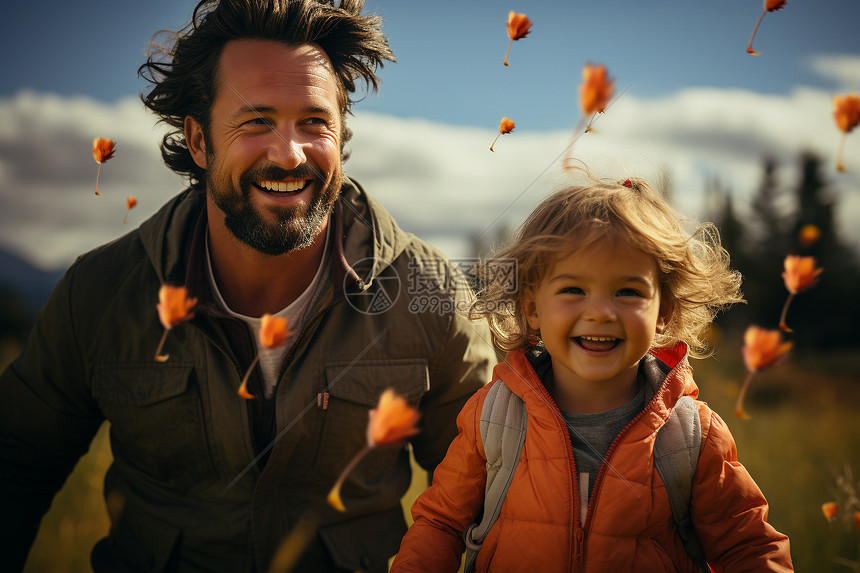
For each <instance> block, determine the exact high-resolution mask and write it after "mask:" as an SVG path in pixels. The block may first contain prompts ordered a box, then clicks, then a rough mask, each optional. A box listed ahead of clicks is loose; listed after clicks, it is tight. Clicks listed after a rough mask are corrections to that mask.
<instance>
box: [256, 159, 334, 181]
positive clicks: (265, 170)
mask: <svg viewBox="0 0 860 573" xmlns="http://www.w3.org/2000/svg"><path fill="white" fill-rule="evenodd" d="M287 178H290V179H320V180H322V179H323V177H322V174H321V173H320V171H319V169H317V168H315V167H312V166H311V165H309V164H308V163H302V164H301V165H299V166H297V167H295V168H293V169H284V168H283V167H278V166H277V165H264V166H262V167H258V168H256V169H252V170H251V171H246V172H245V173H244V174H243V175H242V183H243V184H249V183H253V182H254V181H262V180H271V181H282V180H284V179H287Z"/></svg>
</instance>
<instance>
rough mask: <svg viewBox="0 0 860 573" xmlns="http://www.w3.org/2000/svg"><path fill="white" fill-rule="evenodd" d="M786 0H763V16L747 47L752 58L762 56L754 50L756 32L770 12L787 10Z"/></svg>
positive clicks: (756, 24) (759, 18)
mask: <svg viewBox="0 0 860 573" xmlns="http://www.w3.org/2000/svg"><path fill="white" fill-rule="evenodd" d="M785 4H786V0H763V2H762V11H761V16H759V17H758V21H757V22H756V23H755V27H754V28H753V31H752V35H751V36H750V43H749V45H748V46H747V54H750V55H752V56H758V55H760V54H759V53H758V52H756V51H755V50H753V47H752V44H753V38H755V33H756V30H758V27H759V24H761V21H762V20H763V19H764V15H765V14H767V13H768V12H776V11H777V10H782V9H783V8H785Z"/></svg>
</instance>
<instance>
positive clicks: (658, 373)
mask: <svg viewBox="0 0 860 573" xmlns="http://www.w3.org/2000/svg"><path fill="white" fill-rule="evenodd" d="M527 352H528V350H527V349H518V350H512V351H511V352H509V353H508V354H507V356H506V357H505V361H504V362H502V363H500V364H498V365H496V367H495V368H494V369H493V380H498V379H499V378H501V379H503V380H504V381H505V384H507V385H508V387H509V388H510V389H511V390H512V391H513V392H514V393H515V394H517V395H518V396H520V397H521V398H523V399H524V400H527V399H528V394H531V393H532V392H538V393H541V392H544V391H545V389H544V388H543V383H542V382H541V380H540V376H539V373H538V372H536V371H535V368H537V369H538V370H539V371H541V372H540V374H543V372H542V370H543V369H544V368H545V367H546V365H545V362H547V361H548V358H549V357H548V355H547V353H546V352H544V353H543V356H540V357H539V358H537V359H535V358H532V360H531V361H530V360H529V358H528V357H527V356H526V353H527ZM650 355H651V356H653V357H654V358H656V359H657V360H659V361H660V362H661V363H662V364H656V363H652V364H648V363H647V362H646V364H645V368H646V378H647V379H648V381H649V386H650V387H649V388H648V389H647V395H648V396H649V398H651V399H649V405H648V407H649V408H652V409H653V410H654V411H655V412H656V413H657V414H659V415H660V417H661V418H663V419H665V418H667V417H668V416H669V411H670V410H671V408H672V407H673V406H674V405H675V402H677V401H678V399H679V398H680V397H681V396H690V397H691V398H693V399H696V398H697V397H698V395H699V389H698V387H697V386H696V383H695V381H694V380H693V371H692V369H691V368H690V363H689V361H688V352H687V345H686V344H685V343H683V342H678V343H677V344H676V345H674V346H672V347H669V348H656V349H652V350H651V351H650Z"/></svg>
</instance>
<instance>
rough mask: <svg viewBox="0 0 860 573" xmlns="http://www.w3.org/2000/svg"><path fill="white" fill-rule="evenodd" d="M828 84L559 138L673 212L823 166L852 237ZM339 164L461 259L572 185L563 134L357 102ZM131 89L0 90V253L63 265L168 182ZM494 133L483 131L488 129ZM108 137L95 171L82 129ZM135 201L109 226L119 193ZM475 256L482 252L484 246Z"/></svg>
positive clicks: (856, 202) (857, 156)
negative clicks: (480, 239)
mask: <svg viewBox="0 0 860 573" xmlns="http://www.w3.org/2000/svg"><path fill="white" fill-rule="evenodd" d="M830 98H831V95H830V94H829V93H825V92H824V91H822V90H815V89H811V88H797V89H795V90H794V91H793V92H792V93H791V94H789V95H787V96H779V95H763V94H758V93H754V92H749V91H744V90H725V89H715V88H709V89H704V88H690V89H686V90H682V91H679V92H676V93H675V94H672V95H671V96H668V97H664V98H659V99H640V98H636V97H633V96H631V95H629V94H628V95H625V96H623V97H621V98H620V99H619V100H618V101H617V102H616V103H615V104H614V105H613V106H612V107H611V108H610V109H609V110H608V112H607V113H606V114H605V115H604V116H602V117H600V118H599V120H598V121H597V122H596V123H595V130H596V132H594V133H589V134H586V135H584V136H582V137H581V138H580V139H579V140H578V141H577V142H576V144H575V147H574V151H575V155H576V156H577V157H579V158H581V159H583V160H584V161H585V162H586V163H587V164H588V165H589V166H590V167H591V168H592V170H593V171H594V172H595V173H596V174H597V175H598V176H602V177H610V178H614V179H623V178H625V177H630V176H641V177H644V178H645V179H647V180H649V181H652V182H656V181H657V178H658V177H659V173H660V171H661V170H664V171H665V172H666V173H667V174H668V175H669V176H670V177H671V183H672V188H673V194H674V197H675V200H676V202H677V204H678V206H679V207H680V208H681V209H682V210H683V211H684V212H686V213H687V214H689V215H691V216H693V217H699V216H701V211H702V205H703V190H704V189H705V187H706V182H707V181H708V180H709V179H710V178H714V177H717V178H719V180H720V181H721V183H722V184H723V185H724V186H726V187H728V188H730V189H731V190H732V191H733V192H734V194H735V198H736V204H737V205H739V206H741V207H743V205H744V204H745V202H746V201H747V200H748V198H749V196H750V195H751V194H752V192H753V191H754V190H755V188H756V187H757V185H758V184H759V181H760V179H761V164H762V158H763V157H764V156H765V155H769V156H773V157H774V158H775V159H777V161H779V162H780V171H779V177H780V181H781V182H782V183H784V184H785V185H786V186H787V188H786V191H788V192H790V191H791V187H790V186H791V185H793V184H794V181H795V171H796V166H797V163H798V157H799V154H800V153H801V152H802V151H806V150H809V151H813V152H815V153H817V154H819V155H820V156H821V157H822V158H823V159H824V161H825V163H824V164H823V175H824V177H825V179H826V180H828V181H829V182H830V183H831V189H832V191H833V193H834V196H835V197H836V198H837V199H838V201H839V221H840V227H841V231H842V232H843V233H851V238H852V240H853V241H855V242H860V229H858V227H857V225H856V224H854V223H853V222H855V221H857V220H860V141H856V140H857V139H858V138H857V137H856V136H855V137H851V136H849V137H848V138H847V141H846V145H845V163H846V165H847V167H848V168H849V173H847V174H839V173H837V172H836V171H835V169H834V168H833V165H834V163H835V157H834V156H835V153H836V149H837V146H838V142H839V132H838V130H837V129H836V128H835V126H834V125H833V121H832V117H831V111H830V110H831V108H830ZM349 121H350V126H351V127H352V128H353V130H354V132H355V136H354V138H353V140H352V142H350V144H349V147H350V149H351V150H352V157H351V159H350V160H349V161H348V162H347V163H346V165H345V170H346V172H347V174H349V175H351V176H353V177H354V178H355V179H357V180H358V181H359V182H360V183H361V184H362V185H364V187H365V188H366V189H367V190H368V191H369V192H370V193H371V194H373V195H374V196H375V197H376V198H377V199H379V200H380V201H381V202H382V204H383V205H385V206H386V207H387V208H388V209H389V210H390V211H391V212H392V214H393V215H394V216H395V218H396V219H397V220H398V222H399V223H400V224H401V226H403V227H404V228H405V229H407V230H410V231H413V232H415V233H416V234H418V235H419V236H422V237H424V238H426V239H428V240H430V241H431V242H434V243H436V244H437V245H438V246H440V248H442V249H443V250H444V251H445V252H447V253H448V254H449V255H451V256H455V257H459V256H467V255H469V254H471V253H470V247H469V241H468V237H469V236H470V235H472V236H474V235H477V234H480V233H483V234H484V239H485V240H490V241H491V240H493V239H494V238H495V237H496V234H497V232H498V229H499V228H501V227H508V228H510V227H514V226H516V225H517V224H519V223H520V222H521V221H522V220H523V219H524V218H525V216H526V215H527V214H528V212H530V211H531V210H532V209H533V208H534V206H535V205H536V204H537V203H538V202H539V201H540V200H541V199H542V198H543V197H545V196H546V195H547V194H548V193H549V192H551V191H552V190H554V189H555V188H556V187H557V186H559V185H562V184H566V183H571V182H578V181H581V178H579V179H577V180H573V179H571V178H570V176H568V175H565V174H563V173H562V170H561V159H560V156H562V155H564V151H565V148H566V147H567V145H568V144H569V142H570V138H571V135H572V134H571V133H570V132H567V131H555V132H529V131H521V130H519V129H517V130H515V131H514V132H513V133H512V134H509V135H504V136H502V137H501V138H500V139H499V141H498V142H497V143H496V146H495V150H496V151H495V153H491V152H490V151H489V149H488V148H489V145H490V143H491V142H492V140H493V138H494V137H495V136H496V135H497V132H496V131H494V130H493V129H485V128H476V127H463V126H451V125H443V124H439V123H432V122H429V121H426V120H423V119H403V118H397V117H393V116H388V115H380V114H373V113H362V112H360V111H358V112H357V115H356V116H355V117H351V118H350V120H349ZM153 124H154V118H153V116H152V115H150V114H149V113H148V112H145V111H144V110H143V107H142V105H141V104H140V102H139V100H137V99H136V98H128V99H125V100H122V101H119V102H116V103H115V104H111V105H105V104H100V103H98V102H95V101H93V100H89V99H84V98H74V99H73V98H61V97H59V96H54V95H51V94H37V93H26V92H25V93H21V94H19V95H17V96H15V97H13V98H7V99H0V247H3V248H9V249H12V250H14V251H16V252H19V253H22V254H24V255H26V256H27V257H28V258H30V259H31V260H34V261H35V262H37V263H38V264H40V265H41V266H44V267H52V266H57V265H66V264H68V263H69V262H71V261H72V260H73V259H74V257H75V256H76V255H77V254H79V253H80V252H83V251H85V250H88V249H90V248H93V247H95V246H97V245H99V244H101V243H103V242H106V241H108V240H111V239H112V238H114V237H116V236H118V235H120V234H122V233H123V232H127V231H128V230H129V229H130V228H132V225H133V224H137V223H139V222H140V221H141V220H143V219H144V218H145V217H146V216H148V215H150V214H151V213H153V212H155V210H157V208H158V207H159V206H160V205H162V204H163V203H164V202H165V201H166V200H168V199H169V198H170V197H171V196H173V195H174V194H176V193H177V192H179V191H180V189H181V188H182V183H181V181H180V180H179V178H178V177H177V176H175V175H173V174H172V172H170V171H169V170H168V169H167V168H166V167H164V165H163V164H162V162H161V158H160V154H159V151H158V142H159V141H160V138H161V134H162V133H163V131H162V129H161V128H154V127H153ZM494 127H495V126H494ZM97 136H98V137H110V138H112V139H115V140H116V141H117V142H118V146H117V155H116V158H114V159H113V160H111V161H109V162H107V163H105V164H104V165H103V166H102V173H101V180H100V185H99V188H100V190H101V191H102V192H103V194H104V196H103V197H94V196H93V193H92V190H93V186H94V184H95V175H96V168H97V165H96V164H95V162H94V161H93V160H92V156H91V154H90V148H91V143H92V139H93V137H97ZM129 195H132V196H135V197H137V199H138V201H139V205H138V207H137V208H136V209H135V210H134V211H133V212H132V214H131V215H130V217H129V219H130V224H129V225H128V226H124V225H123V224H122V218H123V216H124V213H125V198H126V197H127V196H129ZM485 254H486V253H485Z"/></svg>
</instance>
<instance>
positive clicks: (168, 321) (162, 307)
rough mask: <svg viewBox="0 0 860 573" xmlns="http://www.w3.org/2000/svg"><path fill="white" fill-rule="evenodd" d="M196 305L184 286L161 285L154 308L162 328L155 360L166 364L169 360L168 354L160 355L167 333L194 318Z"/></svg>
mask: <svg viewBox="0 0 860 573" xmlns="http://www.w3.org/2000/svg"><path fill="white" fill-rule="evenodd" d="M196 304H197V299H196V298H192V297H189V296H188V289H186V288H185V287H184V286H176V287H175V286H170V285H161V288H160V289H158V304H157V305H155V308H156V309H157V310H158V319H159V320H160V321H161V324H162V325H163V326H164V334H163V335H162V336H161V341H160V342H159V343H158V348H156V349H155V359H156V360H157V361H158V362H166V361H167V359H168V358H170V355H169V354H161V348H162V347H163V346H164V341H165V340H166V339H167V333H168V332H170V329H171V328H173V327H174V326H176V325H177V324H179V323H180V322H183V321H185V320H190V319H192V318H194V313H193V312H192V309H193V308H194V306H195V305H196Z"/></svg>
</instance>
